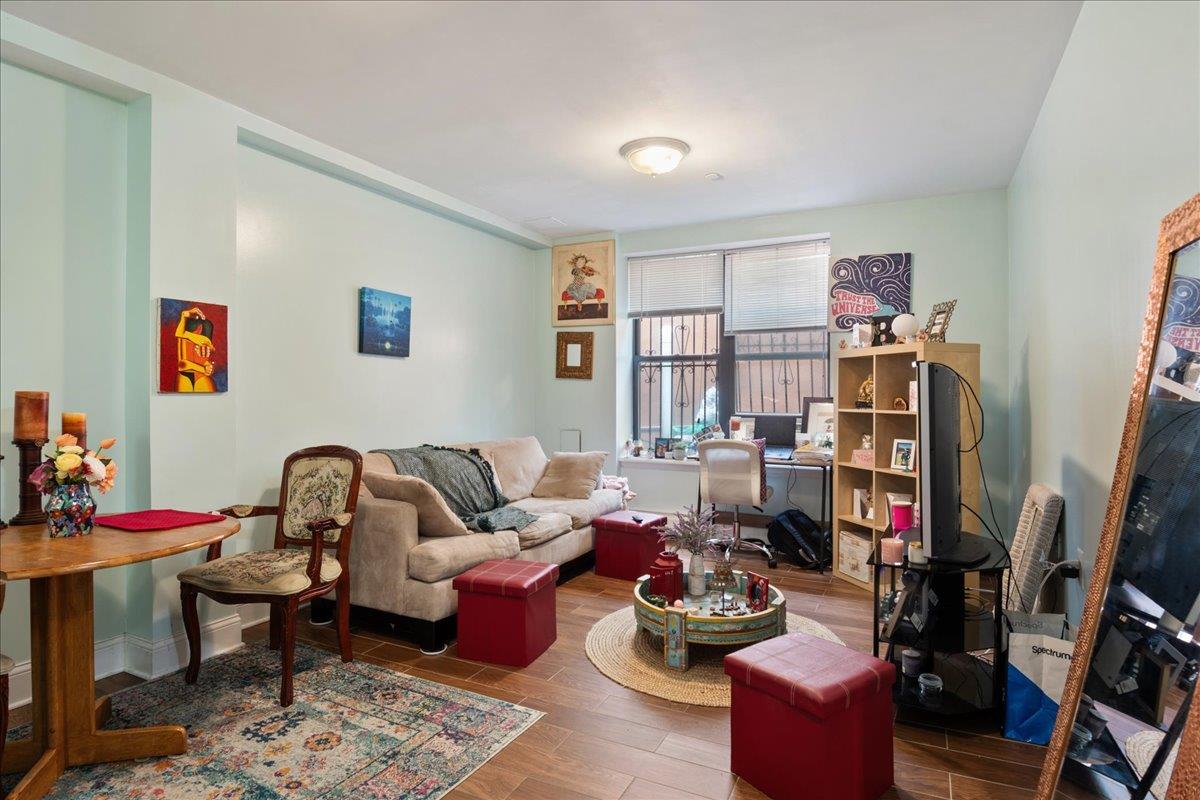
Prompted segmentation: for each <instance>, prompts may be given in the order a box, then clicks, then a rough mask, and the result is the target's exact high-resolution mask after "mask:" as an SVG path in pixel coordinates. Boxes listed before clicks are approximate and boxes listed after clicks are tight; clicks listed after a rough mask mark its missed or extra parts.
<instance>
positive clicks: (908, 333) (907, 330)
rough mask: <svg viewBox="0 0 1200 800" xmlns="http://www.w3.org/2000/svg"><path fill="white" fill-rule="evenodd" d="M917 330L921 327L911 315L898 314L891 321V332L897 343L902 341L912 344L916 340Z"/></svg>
mask: <svg viewBox="0 0 1200 800" xmlns="http://www.w3.org/2000/svg"><path fill="white" fill-rule="evenodd" d="M919 330H921V325H920V323H919V322H917V318H916V317H915V316H914V315H912V314H900V315H899V316H897V317H896V319H894V320H892V332H893V333H895V334H896V341H897V342H900V341H903V342H905V343H907V344H912V343H913V342H915V341H916V340H917V331H919Z"/></svg>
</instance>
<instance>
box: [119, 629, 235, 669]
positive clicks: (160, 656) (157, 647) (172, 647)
mask: <svg viewBox="0 0 1200 800" xmlns="http://www.w3.org/2000/svg"><path fill="white" fill-rule="evenodd" d="M241 646H242V618H241V617H240V616H238V615H236V614H234V615H231V616H228V617H224V618H222V619H217V620H213V621H212V622H209V623H206V624H204V625H201V626H200V657H201V658H211V657H212V656H216V655H220V654H221V653H228V652H230V651H231V650H236V649H238V648H239V647H241ZM187 653H188V646H187V634H186V633H183V632H180V633H177V634H175V635H174V636H171V637H169V638H166V639H155V640H154V641H151V640H149V639H143V638H142V637H141V636H134V635H133V634H125V671H126V672H128V673H130V674H131V675H136V676H138V677H139V678H145V679H147V680H149V679H151V678H159V677H162V676H163V675H169V674H171V673H172V672H175V671H176V670H178V669H180V668H182V667H184V666H186V665H187V661H188V654H187Z"/></svg>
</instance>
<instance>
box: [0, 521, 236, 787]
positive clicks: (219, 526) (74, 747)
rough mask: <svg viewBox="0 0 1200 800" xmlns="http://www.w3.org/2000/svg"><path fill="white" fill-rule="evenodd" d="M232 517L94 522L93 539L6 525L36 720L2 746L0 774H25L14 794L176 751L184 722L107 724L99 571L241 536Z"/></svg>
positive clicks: (1, 564)
mask: <svg viewBox="0 0 1200 800" xmlns="http://www.w3.org/2000/svg"><path fill="white" fill-rule="evenodd" d="M239 529H240V525H239V524H238V523H237V522H236V521H234V520H232V519H228V518H226V519H222V520H220V521H214V522H206V523H203V524H201V525H191V526H188V527H185V528H173V529H171V530H164V531H149V532H134V531H122V530H117V529H115V528H106V527H103V526H101V525H97V526H96V527H95V528H94V529H93V531H92V534H91V535H90V536H78V537H73V538H60V539H51V538H50V537H49V535H48V534H47V533H46V527H45V526H44V525H20V526H16V527H11V528H8V529H6V530H4V531H0V578H3V579H4V580H5V581H19V580H28V581H29V628H30V640H31V650H32V653H31V661H32V664H31V672H32V679H33V681H32V682H33V724H32V732H31V735H30V737H29V738H28V739H19V740H15V741H11V742H9V743H8V744H7V746H6V747H5V748H4V760H3V763H2V764H0V772H3V773H9V772H24V773H25V775H24V777H23V778H22V779H21V782H20V783H18V784H17V785H16V787H14V788H13V790H12V792H11V794H10V795H9V797H10V798H11V799H12V800H29V799H30V798H40V797H43V796H45V794H46V793H47V792H48V791H49V790H50V788H51V787H52V786H53V785H54V781H55V780H56V779H57V778H58V776H60V775H62V774H63V771H64V770H66V768H67V767H72V766H76V765H81V764H97V763H101V762H105V761H124V760H127V759H131V758H147V757H151V756H168V755H177V754H179V753H183V752H185V751H186V750H187V733H186V732H185V730H184V728H183V726H182V725H158V726H154V727H148V728H126V729H121V730H101V728H102V727H103V725H104V722H105V721H106V720H107V719H108V713H109V705H108V699H107V698H104V699H102V700H100V701H99V702H97V700H96V689H95V687H96V684H95V664H94V652H95V651H94V647H95V645H94V643H93V641H92V623H93V619H92V618H93V605H92V604H93V600H92V573H93V572H94V571H95V570H98V569H107V568H109V567H119V566H123V565H125V564H136V563H138V562H140V561H150V560H152V559H155V558H162V557H163V556H170V555H174V554H176V553H183V552H186V551H188V550H196V549H198V548H201V547H205V546H207V547H209V550H210V554H213V553H214V551H215V552H216V553H219V552H220V547H221V542H222V541H224V540H225V539H227V538H229V537H230V536H232V535H233V534H235V533H237V532H238V530H239Z"/></svg>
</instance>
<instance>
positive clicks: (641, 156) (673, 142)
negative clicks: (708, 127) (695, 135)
mask: <svg viewBox="0 0 1200 800" xmlns="http://www.w3.org/2000/svg"><path fill="white" fill-rule="evenodd" d="M691 151H692V148H690V147H688V144H687V142H681V141H680V140H678V139H668V138H666V137H663V136H651V137H650V138H648V139H634V140H633V141H632V142H626V143H625V144H623V145H621V157H622V158H624V159H625V160H626V161H628V162H629V166H631V167H633V168H634V169H635V170H637V171H638V172H640V173H642V174H643V175H649V176H651V177H654V176H655V175H662V174H663V173H665V172H670V171H671V170H673V169H675V168H676V167H678V166H679V162H680V161H683V157H684V156H686V155H687V154H688V153H690V152H691Z"/></svg>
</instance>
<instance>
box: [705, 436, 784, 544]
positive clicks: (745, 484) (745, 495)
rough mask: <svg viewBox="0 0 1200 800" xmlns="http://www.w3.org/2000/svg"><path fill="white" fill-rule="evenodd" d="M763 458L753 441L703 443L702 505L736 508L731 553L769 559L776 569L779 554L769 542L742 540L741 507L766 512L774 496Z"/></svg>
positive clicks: (715, 440) (720, 440) (710, 440)
mask: <svg viewBox="0 0 1200 800" xmlns="http://www.w3.org/2000/svg"><path fill="white" fill-rule="evenodd" d="M763 469H764V463H763V455H762V451H761V450H759V449H758V445H756V444H754V443H753V442H746V441H739V440H736V439H709V440H707V441H703V442H701V443H700V502H701V503H708V504H710V505H714V506H715V505H717V504H718V503H720V504H724V505H732V506H733V542H732V544H731V545H730V548H729V549H730V550H731V551H734V550H749V551H754V552H758V553H762V554H763V555H764V556H766V557H767V565H768V566H770V567H774V566H775V563H776V562H775V554H774V553H773V552H771V548H770V547H769V546H768V545H767V544H766V542H763V541H760V540H758V539H743V538H742V521H741V506H752V507H753V508H755V509H757V510H759V511H762V505H763V504H764V503H766V502H767V500H769V499H770V497H771V487H770V486H767V485H766V483H765V482H764V481H763Z"/></svg>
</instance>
